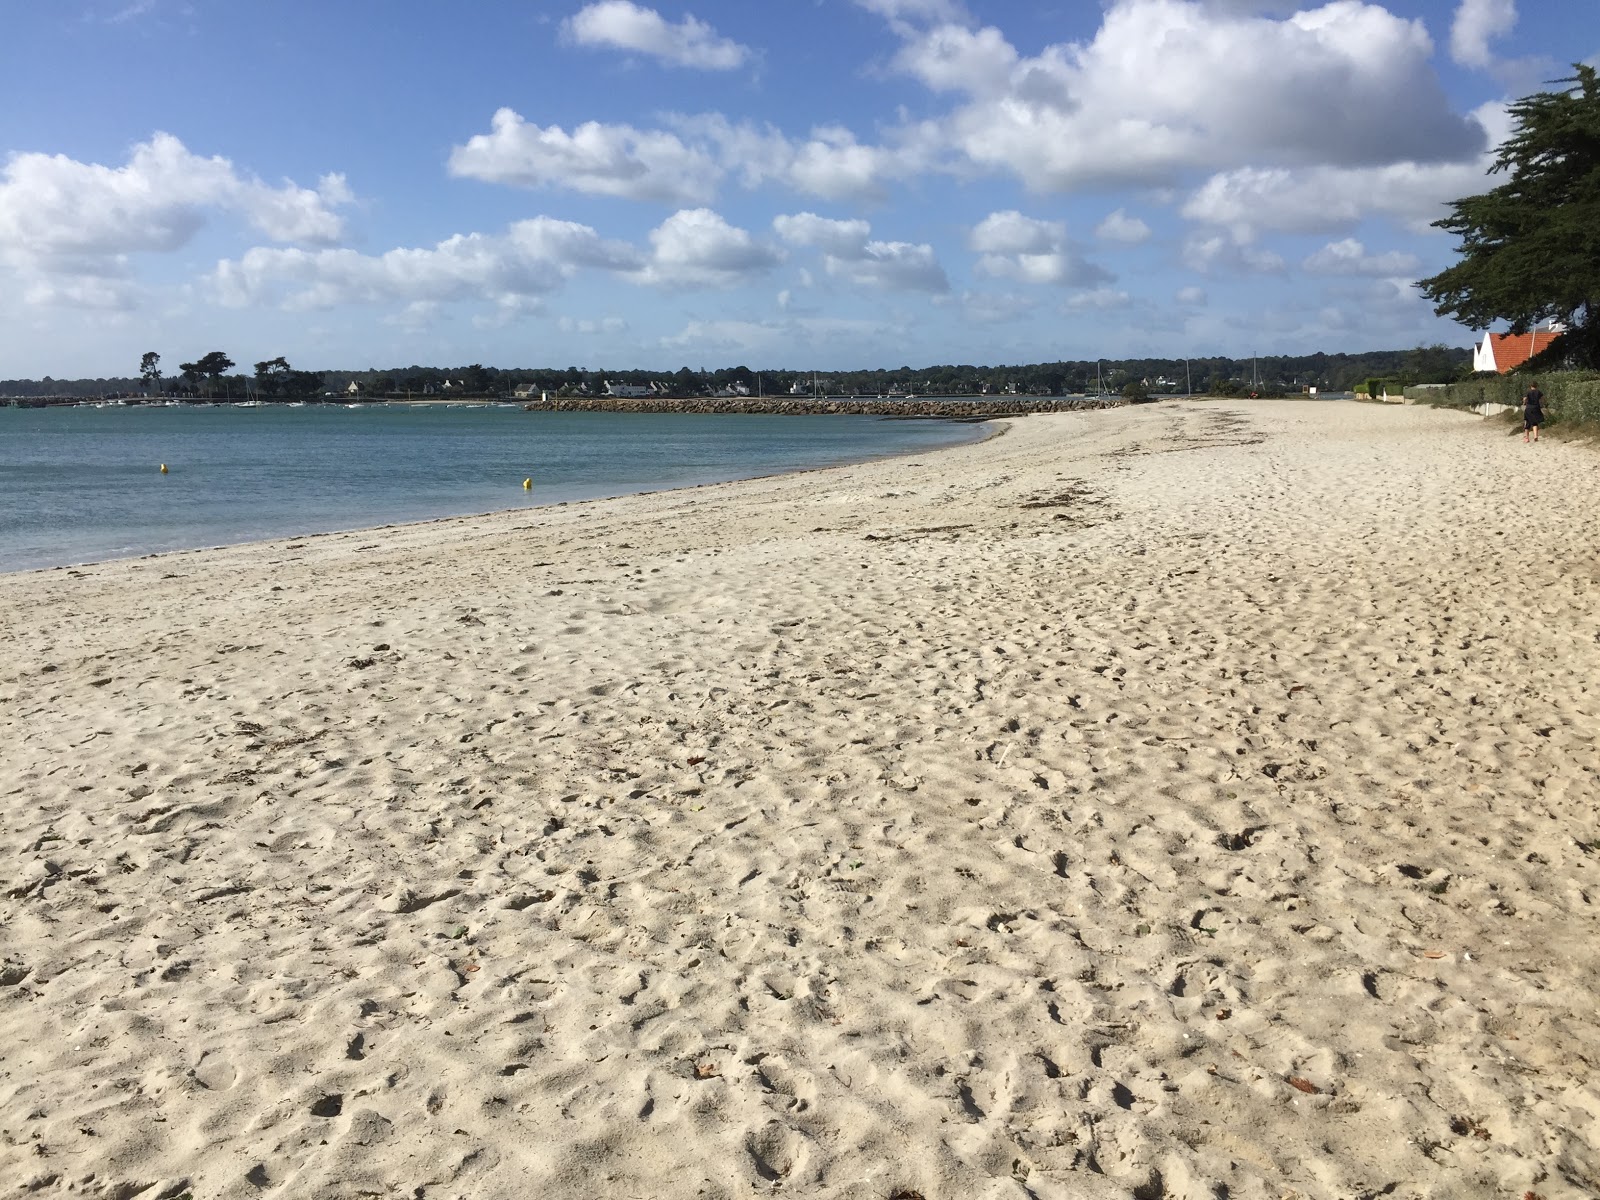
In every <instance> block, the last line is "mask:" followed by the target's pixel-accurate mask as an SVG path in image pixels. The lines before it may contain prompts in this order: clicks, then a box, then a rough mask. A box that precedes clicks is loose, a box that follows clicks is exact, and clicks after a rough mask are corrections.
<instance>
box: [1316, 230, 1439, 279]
mask: <svg viewBox="0 0 1600 1200" xmlns="http://www.w3.org/2000/svg"><path fill="white" fill-rule="evenodd" d="M1301 266H1303V267H1304V268H1305V269H1306V270H1307V271H1310V272H1312V273H1313V274H1316V275H1377V276H1393V275H1415V274H1416V273H1417V272H1418V271H1419V270H1420V269H1421V268H1422V260H1421V259H1420V258H1418V257H1417V256H1416V255H1415V254H1407V253H1405V252H1403V251H1400V250H1390V251H1388V252H1386V253H1384V254H1368V253H1367V248H1366V247H1365V246H1363V245H1362V244H1361V243H1360V242H1358V241H1356V239H1355V238H1345V239H1344V240H1343V241H1338V242H1329V243H1328V244H1327V245H1326V246H1324V247H1322V249H1320V250H1318V251H1317V252H1316V253H1315V254H1312V255H1311V256H1310V257H1309V258H1307V259H1306V260H1305V262H1303V263H1302V264H1301Z"/></svg>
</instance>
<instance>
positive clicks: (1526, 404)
mask: <svg viewBox="0 0 1600 1200" xmlns="http://www.w3.org/2000/svg"><path fill="white" fill-rule="evenodd" d="M1543 424H1544V393H1543V392H1541V391H1540V390H1539V381H1538V380H1534V381H1533V382H1531V383H1530V384H1528V390H1527V392H1526V393H1525V394H1524V395H1523V397H1522V440H1523V441H1525V442H1526V441H1528V440H1529V439H1528V435H1529V434H1530V433H1531V434H1532V435H1533V439H1532V440H1533V441H1536V442H1537V441H1538V440H1539V426H1541V425H1543Z"/></svg>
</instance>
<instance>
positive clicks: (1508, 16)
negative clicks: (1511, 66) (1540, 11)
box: [1450, 0, 1517, 67]
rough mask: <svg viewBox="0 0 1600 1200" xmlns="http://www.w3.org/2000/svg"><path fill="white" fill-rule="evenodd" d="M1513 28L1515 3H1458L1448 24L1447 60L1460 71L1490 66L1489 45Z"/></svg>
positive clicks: (1502, 0) (1508, 0)
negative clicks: (1453, 60) (1463, 68)
mask: <svg viewBox="0 0 1600 1200" xmlns="http://www.w3.org/2000/svg"><path fill="white" fill-rule="evenodd" d="M1516 26H1517V0H1461V7H1459V8H1458V9H1456V15H1455V20H1453V21H1452V22H1451V23H1450V57H1451V58H1453V59H1455V61H1456V62H1458V63H1460V64H1461V65H1462V66H1463V67H1488V66H1492V65H1493V64H1494V55H1493V53H1492V52H1491V51H1490V49H1489V43H1490V42H1492V41H1494V40H1495V39H1496V38H1501V37H1504V36H1505V35H1506V34H1508V33H1510V32H1511V31H1512V30H1513V29H1515V28H1516Z"/></svg>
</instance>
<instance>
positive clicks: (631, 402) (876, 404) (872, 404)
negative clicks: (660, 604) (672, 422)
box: [522, 396, 1127, 421]
mask: <svg viewBox="0 0 1600 1200" xmlns="http://www.w3.org/2000/svg"><path fill="white" fill-rule="evenodd" d="M1126 403H1127V401H1126V400H1124V399H1122V397H1120V396H1108V397H1094V396H1087V397H1085V396H1006V397H997V398H995V399H992V400H991V399H984V400H887V399H845V398H836V399H827V398H822V399H818V398H814V397H810V396H801V397H790V396H782V397H779V396H767V397H763V398H759V399H758V398H755V397H750V396H728V397H723V396H717V397H711V396H697V397H691V398H687V399H670V398H665V397H659V396H648V397H623V396H564V397H562V398H561V399H559V400H558V399H550V400H534V401H530V402H529V403H527V404H524V405H523V406H522V407H523V409H524V410H526V411H527V412H621V413H716V414H721V415H726V414H730V413H732V414H751V415H757V414H759V415H764V416H785V417H811V416H870V417H929V418H937V419H943V420H982V421H987V420H991V419H993V418H995V417H1018V416H1022V415H1024V414H1026V413H1052V412H1082V411H1084V410H1085V409H1091V408H1121V407H1122V406H1123V405H1124V404H1126Z"/></svg>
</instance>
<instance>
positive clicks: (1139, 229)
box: [1094, 208, 1150, 246]
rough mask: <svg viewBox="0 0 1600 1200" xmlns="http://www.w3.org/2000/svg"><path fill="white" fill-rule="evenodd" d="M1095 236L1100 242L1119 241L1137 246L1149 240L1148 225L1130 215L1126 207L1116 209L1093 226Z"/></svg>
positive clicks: (1126, 244) (1125, 244)
mask: <svg viewBox="0 0 1600 1200" xmlns="http://www.w3.org/2000/svg"><path fill="white" fill-rule="evenodd" d="M1094 235H1095V237H1097V238H1099V239H1100V240H1101V241H1102V242H1120V243H1121V244H1122V245H1124V246H1137V245H1138V244H1139V243H1140V242H1146V241H1149V240H1150V226H1148V225H1146V224H1145V223H1144V222H1143V221H1141V220H1140V219H1139V218H1138V217H1130V216H1129V215H1128V213H1127V210H1126V209H1121V208H1119V209H1117V211H1116V212H1114V213H1111V214H1109V215H1108V216H1107V217H1106V219H1105V220H1104V221H1101V222H1100V224H1098V225H1096V226H1095V229H1094Z"/></svg>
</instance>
